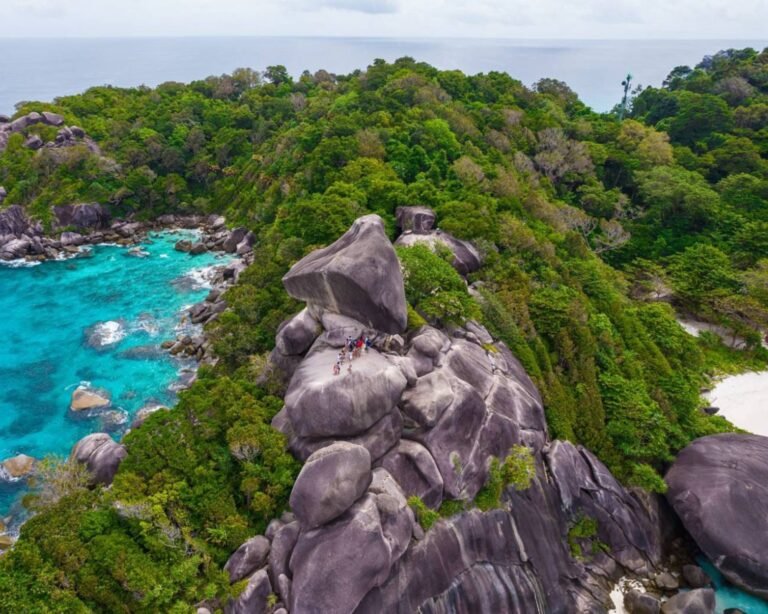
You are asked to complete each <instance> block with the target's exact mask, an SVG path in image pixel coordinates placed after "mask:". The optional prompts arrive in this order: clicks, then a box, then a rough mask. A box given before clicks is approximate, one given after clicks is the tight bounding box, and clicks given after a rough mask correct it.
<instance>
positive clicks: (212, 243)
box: [0, 216, 254, 552]
mask: <svg viewBox="0 0 768 614" xmlns="http://www.w3.org/2000/svg"><path fill="white" fill-rule="evenodd" d="M124 224H131V225H132V229H133V232H132V233H131V235H130V237H123V240H121V241H113V240H110V239H112V237H111V236H109V235H108V234H107V236H106V237H105V234H106V233H105V232H104V231H100V230H97V231H94V232H90V233H87V234H83V235H82V236H83V242H82V244H81V245H79V246H77V251H75V250H67V251H66V252H64V251H62V252H60V253H59V254H58V255H57V256H56V257H55V258H50V257H43V258H35V259H24V260H23V262H25V263H28V264H24V265H19V264H15V262H14V261H5V262H0V266H10V267H14V266H35V265H38V264H41V263H42V262H45V261H50V260H54V259H56V260H63V259H70V258H87V257H88V251H89V248H90V247H92V246H96V245H105V244H106V245H117V246H120V247H122V248H124V249H126V250H128V251H127V253H126V256H133V257H137V258H143V257H145V256H144V255H142V253H141V248H140V245H141V244H142V242H144V241H146V240H148V239H151V234H152V233H154V232H163V233H169V234H170V235H174V234H176V233H179V234H181V233H183V232H184V231H190V230H194V231H198V232H199V235H198V236H196V237H195V238H194V244H195V245H197V244H200V245H202V246H204V247H205V249H206V251H209V252H211V253H216V254H218V255H228V256H230V257H231V258H230V259H228V260H227V261H226V262H223V263H221V264H213V265H208V266H206V267H205V271H203V270H202V269H192V271H194V275H195V276H196V277H199V278H200V279H197V280H196V281H197V282H198V283H201V284H202V286H201V287H207V288H208V294H207V296H205V298H204V299H203V300H202V301H200V302H198V303H194V304H191V305H185V306H184V307H183V308H182V309H181V310H180V311H179V312H178V313H179V319H178V322H177V326H176V331H177V332H176V336H175V338H174V337H168V338H166V339H165V340H163V339H162V338H160V339H158V341H157V349H158V351H162V352H163V353H168V354H170V355H171V356H172V357H173V358H174V359H176V361H177V362H178V369H177V375H176V378H175V379H171V380H169V381H168V382H167V387H168V389H169V390H172V392H173V393H174V394H178V393H179V392H181V391H183V390H185V389H187V388H189V387H190V386H191V385H192V384H193V383H194V381H195V380H196V374H197V370H198V368H199V366H200V365H201V364H215V357H214V356H213V355H212V353H211V346H210V343H209V340H208V337H207V335H206V333H205V330H204V328H203V327H204V325H205V324H206V323H207V322H210V321H212V320H215V319H216V318H217V317H218V316H219V314H220V313H222V312H223V311H224V310H225V309H226V303H225V301H224V299H223V296H222V295H223V294H224V292H225V291H226V290H227V289H228V288H229V287H231V286H232V285H234V284H235V283H236V282H237V279H238V277H239V275H240V273H241V272H242V271H243V270H244V269H245V268H246V267H247V266H248V264H250V263H251V262H252V260H253V256H252V244H253V238H254V237H253V235H252V233H249V231H247V230H246V229H243V228H236V229H234V230H229V229H227V228H226V225H225V220H224V218H223V217H221V216H209V217H202V216H163V217H161V218H158V220H155V221H153V222H148V223H137V222H130V221H129V222H124V221H116V222H114V223H113V225H112V227H115V226H117V225H124ZM246 237H247V238H246ZM235 240H237V242H236V244H234V245H233V243H234V242H235ZM174 241H175V239H174ZM185 241H186V242H189V235H188V233H187V234H183V235H182V236H181V237H180V240H179V241H176V244H177V245H176V250H177V251H180V252H189V251H190V250H188V249H186V246H185V245H184V244H183V242H185ZM179 243H182V245H179ZM133 250H137V251H136V253H130V252H131V251H133ZM198 253H202V252H198ZM192 258H194V255H193V256H192ZM107 324H109V323H107ZM190 325H191V327H192V330H190ZM107 332H110V331H107ZM111 332H114V331H111ZM83 384H84V383H83V382H81V384H80V386H83ZM86 387H87V386H86ZM150 405H151V406H150ZM168 407H172V405H170V406H167V405H160V404H154V405H153V404H148V405H147V406H145V407H142V408H140V409H139V410H138V411H136V412H135V413H134V414H132V415H131V416H130V417H128V416H127V415H126V420H125V421H124V422H121V423H120V424H119V425H117V424H116V425H115V426H116V427H118V428H116V429H114V430H113V431H112V434H111V435H110V437H113V438H116V440H117V442H118V443H119V442H121V441H122V439H123V437H124V436H125V434H127V433H128V432H130V430H131V429H134V428H137V427H138V426H140V425H141V424H142V423H143V421H144V420H145V419H146V417H147V416H149V415H150V414H151V413H152V412H153V411H157V410H158V409H161V408H168ZM110 412H112V413H114V408H112V407H111V406H110V407H108V408H106V409H104V410H103V411H102V412H101V413H100V412H99V410H95V411H93V412H82V415H81V412H72V410H71V409H70V410H69V415H70V418H72V419H78V418H83V417H94V416H96V415H97V414H98V415H101V414H103V415H104V416H105V417H106V416H107V414H109V413H110ZM85 414H88V416H86V415H85ZM99 432H109V429H107V430H106V431H105V429H104V428H103V427H100V426H99V425H98V424H94V430H93V433H99ZM79 441H82V439H81V440H79ZM79 441H78V440H73V441H72V442H71V446H70V450H74V449H75V448H76V447H77V445H78V443H79ZM70 455H71V452H70ZM19 456H24V455H19ZM14 459H16V457H9V458H7V459H6V458H0V485H7V487H12V488H20V489H23V490H24V491H25V492H26V491H27V490H28V487H27V486H26V483H27V482H28V480H29V479H31V478H34V477H36V474H37V472H36V469H35V467H34V464H36V463H37V462H38V461H39V460H40V459H34V464H32V465H31V466H29V467H27V470H26V471H25V472H24V473H21V474H16V475H13V474H11V473H9V472H8V471H6V470H5V463H7V462H10V463H13V461H14ZM9 512H10V513H9V515H7V516H5V517H0V537H6V538H9V539H15V538H16V537H17V536H18V533H19V530H20V528H21V526H22V525H23V524H24V522H25V521H26V520H27V519H28V518H29V516H28V514H26V513H24V510H9ZM3 549H4V546H3V545H2V544H0V552H2V550H3Z"/></svg>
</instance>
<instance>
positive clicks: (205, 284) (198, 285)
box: [177, 264, 219, 290]
mask: <svg viewBox="0 0 768 614" xmlns="http://www.w3.org/2000/svg"><path fill="white" fill-rule="evenodd" d="M218 270H219V265H216V264H213V265H211V266H206V267H200V268H197V269H191V270H190V271H187V272H186V273H185V274H184V275H182V276H181V277H180V278H179V283H178V284H177V285H179V286H181V287H183V288H188V289H190V290H210V289H211V288H213V281H214V280H215V279H216V274H217V273H218Z"/></svg>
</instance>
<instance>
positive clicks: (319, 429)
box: [285, 348, 407, 437]
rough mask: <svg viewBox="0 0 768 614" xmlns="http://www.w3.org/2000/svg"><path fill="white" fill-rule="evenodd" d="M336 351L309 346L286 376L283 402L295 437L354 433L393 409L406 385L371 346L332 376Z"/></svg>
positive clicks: (401, 375) (404, 380)
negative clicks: (308, 351)
mask: <svg viewBox="0 0 768 614" xmlns="http://www.w3.org/2000/svg"><path fill="white" fill-rule="evenodd" d="M337 355H338V351H337V350H336V349H335V348H329V349H324V350H320V351H317V352H315V351H313V352H311V353H310V354H309V355H308V356H307V358H305V359H304V361H303V362H302V363H301V365H299V367H298V369H296V371H295V372H294V374H293V377H292V378H291V383H290V386H289V388H288V391H287V393H286V395H285V406H286V412H287V415H288V417H289V418H290V421H291V425H292V427H293V431H294V432H295V434H296V435H297V436H299V437H346V436H352V435H359V434H361V433H363V432H364V431H366V430H367V429H368V428H369V427H371V426H373V425H374V424H375V423H376V422H378V421H379V420H380V419H381V418H383V417H384V416H385V415H386V414H387V413H389V412H390V411H392V409H394V408H395V406H396V405H397V402H398V401H399V399H400V395H401V394H402V392H403V390H404V389H405V387H406V385H407V380H406V378H405V376H404V375H403V373H402V371H401V370H400V368H399V367H398V365H396V364H394V363H392V362H390V361H389V360H387V359H386V357H384V356H383V355H381V354H379V353H378V352H377V351H375V350H370V351H369V352H368V353H367V354H366V355H364V356H362V357H360V358H359V359H357V360H355V361H354V362H353V365H352V371H351V372H348V371H347V369H346V365H345V367H344V369H343V370H342V373H341V374H340V375H333V365H334V363H335V362H336V359H337Z"/></svg>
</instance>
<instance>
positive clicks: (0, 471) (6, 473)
mask: <svg viewBox="0 0 768 614" xmlns="http://www.w3.org/2000/svg"><path fill="white" fill-rule="evenodd" d="M36 463H37V460H36V459H34V458H33V457H31V456H27V455H26V454H17V455H16V456H13V457H11V458H7V459H5V460H4V461H3V462H2V463H0V479H2V478H6V479H10V480H21V479H23V478H26V477H28V476H29V475H31V474H32V472H33V471H34V469H35V464H36Z"/></svg>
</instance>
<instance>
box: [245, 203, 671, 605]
mask: <svg viewBox="0 0 768 614" xmlns="http://www.w3.org/2000/svg"><path fill="white" fill-rule="evenodd" d="M422 228H424V226H422ZM385 239H386V237H385V236H384V234H383V228H382V226H381V222H380V220H378V218H376V217H375V216H368V217H366V218H362V219H361V220H358V222H356V223H355V225H354V226H353V227H352V229H351V230H350V231H349V232H348V233H346V234H345V235H344V236H343V237H342V239H340V240H339V241H337V242H336V243H335V244H333V245H332V246H331V247H329V248H326V249H324V250H319V252H316V253H315V254H310V255H309V256H308V257H307V258H305V259H304V260H303V261H301V262H300V263H299V264H297V265H296V267H294V270H292V271H291V272H290V273H289V274H288V275H287V276H286V278H285V285H286V287H287V288H288V290H289V292H290V293H291V294H292V295H293V296H295V297H299V298H304V299H305V300H307V301H308V306H307V308H306V309H305V310H304V311H302V312H300V313H299V314H297V315H296V316H294V318H292V319H290V320H289V321H287V322H286V323H284V324H283V326H281V328H280V331H279V332H278V338H277V346H276V348H275V350H274V351H273V352H272V354H271V355H270V362H271V363H272V367H273V368H276V369H279V370H280V371H282V372H283V373H284V375H285V381H286V384H287V393H286V395H285V407H284V408H283V410H282V411H280V412H279V413H278V414H277V416H276V417H275V419H274V420H273V426H275V427H276V428H278V429H279V430H281V431H282V432H283V433H284V434H285V435H286V437H287V438H288V441H289V446H290V449H291V450H292V451H293V452H294V454H295V455H296V456H298V457H299V458H300V459H302V460H306V461H307V463H306V465H305V467H304V469H303V470H302V472H301V474H300V475H299V478H298V479H297V481H296V483H295V484H294V488H293V492H292V493H291V497H290V504H291V507H292V508H293V511H294V512H295V517H293V516H292V515H291V516H290V517H286V518H281V519H280V520H274V521H272V523H270V525H269V527H268V529H267V531H266V534H265V536H264V538H265V539H268V540H270V542H271V545H270V550H269V561H268V565H266V566H265V567H264V568H262V569H260V570H257V571H255V572H253V573H252V575H251V576H249V580H248V586H249V587H250V586H251V585H252V584H253V587H254V588H253V590H252V591H250V592H248V591H247V595H253V594H257V592H258V591H257V587H258V588H259V590H262V589H264V590H265V587H266V583H267V581H268V582H269V586H270V587H271V590H272V591H274V592H275V593H276V595H277V598H278V603H277V604H276V605H275V606H274V607H275V608H276V609H278V610H279V609H284V610H285V611H288V612H293V613H295V614H303V613H305V612H323V613H331V614H334V613H340V614H341V613H349V612H358V613H369V612H370V613H376V614H378V613H380V612H387V613H390V612H391V613H396V614H400V613H402V614H406V613H411V612H423V613H427V612H429V613H432V612H434V613H435V614H437V613H441V614H445V613H461V612H478V613H495V612H510V613H520V614H523V613H525V614H529V613H538V614H549V613H551V612H555V613H561V612H562V613H566V612H601V611H604V605H605V604H606V603H607V602H608V596H609V592H610V590H611V589H612V588H613V583H614V582H616V581H617V580H618V579H619V578H620V577H621V576H623V575H626V574H630V575H640V576H652V575H654V574H655V573H656V572H657V571H658V569H657V566H658V564H659V561H660V559H661V537H660V529H659V526H660V524H661V523H660V522H659V516H660V513H661V512H660V509H661V508H659V507H658V506H657V503H658V502H657V500H656V499H654V498H653V497H650V496H647V495H641V494H638V493H630V492H629V491H628V490H627V489H625V488H624V487H623V486H622V485H621V484H619V483H618V482H617V481H616V479H615V478H614V477H613V476H612V475H611V473H610V472H609V471H608V469H607V468H606V467H605V466H604V465H603V464H602V463H601V462H600V461H598V460H597V458H595V457H594V455H592V454H591V453H590V452H588V451H587V450H585V449H583V448H581V447H577V446H574V445H572V444H571V443H568V442H562V441H551V440H550V439H549V435H548V433H547V427H546V421H545V418H544V411H543V407H542V402H541V398H540V396H539V393H538V391H537V390H536V387H535V386H534V384H533V382H532V381H531V379H530V378H529V377H528V375H527V374H526V373H525V370H524V369H523V367H522V365H521V364H520V362H519V361H518V360H517V359H516V358H515V357H514V355H513V354H512V353H511V352H510V350H509V349H508V348H507V347H506V346H505V345H504V344H503V343H501V342H497V341H495V340H494V339H493V337H492V336H491V335H490V334H489V332H488V331H487V330H485V328H483V327H482V326H481V325H480V324H479V323H477V322H468V323H466V324H465V325H464V326H462V327H454V328H450V329H447V330H439V329H437V328H434V327H431V326H423V327H421V328H419V329H415V330H409V331H407V332H406V333H404V335H403V336H401V335H398V334H392V331H393V330H397V331H398V332H399V331H402V328H403V326H402V325H400V324H399V323H398V324H397V326H394V324H395V323H397V322H396V320H397V318H395V317H393V314H404V313H405V310H406V305H405V299H404V292H403V288H402V283H403V281H402V277H401V276H400V274H399V267H396V266H395V264H394V263H391V264H390V258H391V257H392V256H394V254H393V253H392V251H391V250H392V248H391V246H390V245H388V244H385V243H384V241H385ZM365 254H367V257H368V258H369V260H368V262H376V261H377V259H378V260H379V261H381V262H383V263H387V264H386V266H387V267H388V270H389V271H390V273H392V275H394V276H393V277H392V276H391V277H388V278H381V283H382V284H386V285H387V288H388V290H387V291H386V292H384V293H377V290H378V287H376V288H371V287H370V286H365V287H362V286H360V284H358V283H357V282H356V281H355V279H356V278H354V279H353V278H352V277H350V276H354V275H355V274H356V272H355V271H351V272H350V269H349V268H348V265H350V266H351V261H354V260H355V259H358V260H359V261H360V262H362V265H361V266H362V267H365V266H367V264H366V261H365V259H364V258H365V256H364V255H365ZM373 269H374V271H375V272H377V274H378V271H379V269H378V268H377V266H373ZM360 283H362V282H360ZM395 285H399V287H398V288H394V287H393V286H395ZM350 288H354V292H350ZM361 297H363V298H362V299H361ZM395 298H397V300H396V301H395V300H394V299H395ZM376 301H383V302H380V303H376ZM371 303H376V304H373V305H371ZM384 315H386V317H384ZM360 335H364V336H366V337H368V339H369V340H370V341H371V347H370V348H369V349H368V350H367V351H363V352H361V354H360V356H359V357H357V358H354V359H353V360H352V361H351V369H350V362H349V359H348V357H347V358H345V361H344V363H343V364H342V365H341V367H342V368H341V371H340V372H339V373H338V374H337V375H334V370H333V367H334V363H335V362H336V360H337V357H338V356H339V350H340V348H343V346H344V345H345V344H346V342H347V340H348V338H350V337H352V338H357V337H358V336H360ZM513 446H525V447H526V448H528V450H529V453H530V455H531V457H532V459H533V462H534V467H535V475H534V476H532V481H531V484H530V486H529V487H528V488H526V489H524V490H521V491H517V490H515V489H513V488H508V489H507V490H506V491H505V492H504V493H503V495H502V497H501V500H500V501H499V507H498V509H492V510H489V511H486V512H483V511H480V510H479V509H477V508H476V507H475V506H474V505H473V500H474V498H475V497H476V496H477V494H478V493H479V492H480V490H481V488H482V487H483V485H484V484H485V483H486V481H487V479H488V474H489V466H490V463H491V461H492V458H493V457H496V458H500V459H502V458H505V457H506V456H507V455H508V454H509V453H510V450H511V449H512V447H513ZM409 497H419V498H420V499H421V501H422V502H423V503H424V504H425V505H427V506H428V507H430V508H433V509H437V508H438V507H440V505H441V504H442V503H443V502H444V501H451V503H452V504H453V505H456V506H458V507H459V508H465V509H466V511H464V512H462V513H458V514H456V515H455V516H453V517H451V518H446V519H442V520H440V521H438V522H437V523H436V524H435V525H434V526H432V527H431V528H430V529H428V530H427V531H426V532H425V530H424V529H423V528H422V527H421V526H420V525H419V524H418V523H417V522H416V519H415V516H414V513H413V511H412V509H411V507H410V505H409V504H408V501H407V500H408V498H409ZM587 517H588V518H590V519H592V520H593V521H594V524H595V527H596V529H595V534H594V535H593V536H591V537H589V538H585V543H583V544H580V545H582V546H583V547H582V557H575V556H573V555H572V553H571V551H570V549H569V546H568V535H569V532H570V531H571V529H572V528H573V527H574V526H575V525H577V524H578V523H579V522H581V521H582V520H583V519H584V518H587ZM265 574H266V575H265ZM258 594H261V593H258ZM241 598H242V596H241ZM239 603H240V599H238V601H237V603H234V602H233V604H231V607H232V608H235V607H239V605H238V604H239ZM261 607H262V606H261V605H260V602H259V604H257V605H256V609H252V610H250V611H253V612H263V611H265V610H264V609H259V608H261Z"/></svg>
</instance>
